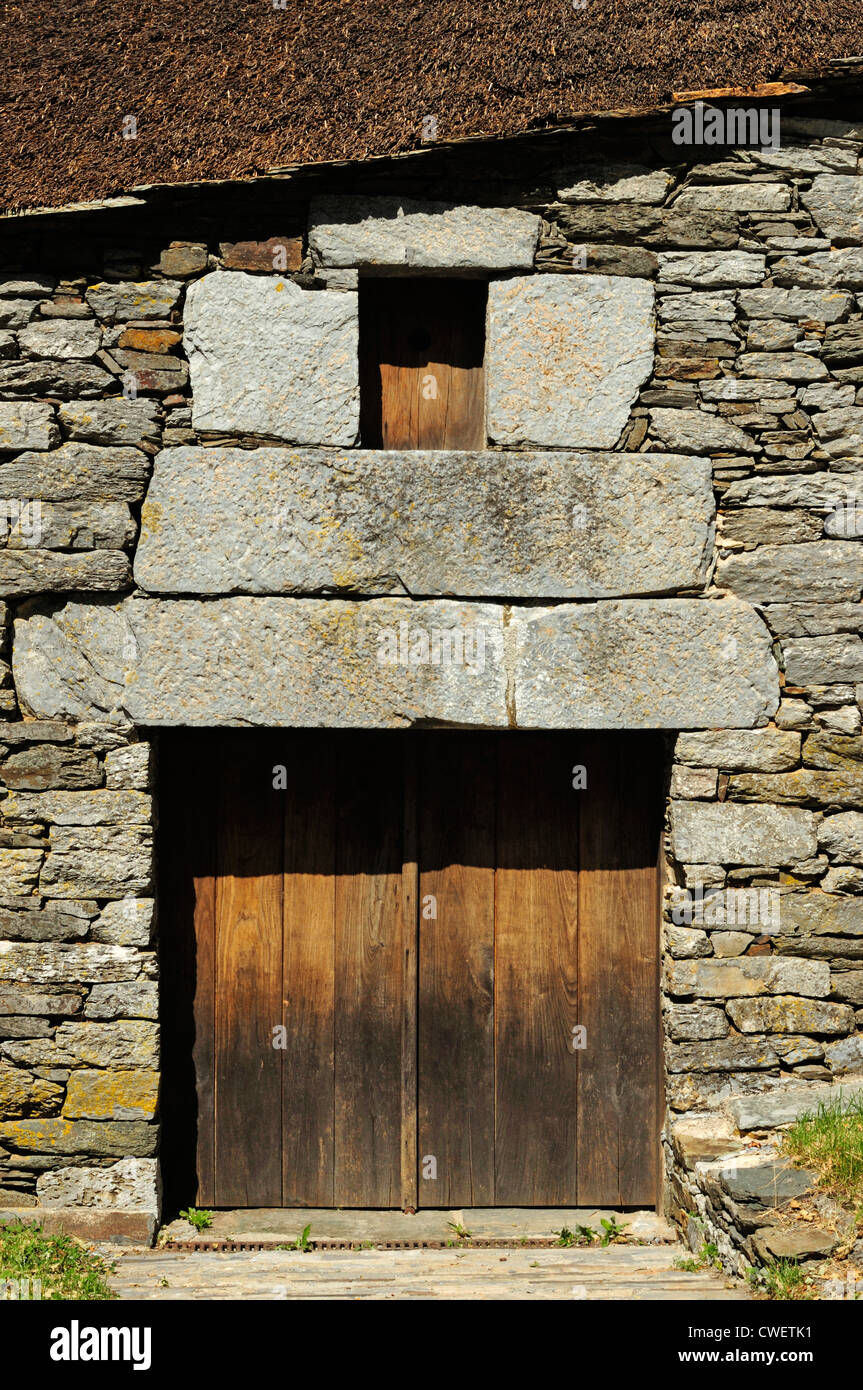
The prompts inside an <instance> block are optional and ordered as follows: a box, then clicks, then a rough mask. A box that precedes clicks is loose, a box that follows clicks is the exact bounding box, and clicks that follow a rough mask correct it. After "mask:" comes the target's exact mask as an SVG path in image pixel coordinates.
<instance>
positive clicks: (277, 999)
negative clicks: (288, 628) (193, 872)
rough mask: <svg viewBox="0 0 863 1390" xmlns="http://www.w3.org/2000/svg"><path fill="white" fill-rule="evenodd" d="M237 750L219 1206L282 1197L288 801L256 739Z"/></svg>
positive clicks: (230, 781) (219, 928)
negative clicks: (280, 1046)
mask: <svg viewBox="0 0 863 1390" xmlns="http://www.w3.org/2000/svg"><path fill="white" fill-rule="evenodd" d="M226 742H227V743H228V747H229V748H230V750H231V751H230V756H229V757H228V758H227V759H226V766H225V767H224V769H223V770H222V771H221V774H220V778H219V783H220V786H219V790H220V796H219V806H218V834H217V871H218V883H217V888H216V1010H215V1012H216V1059H215V1061H216V1067H215V1090H216V1203H217V1205H218V1206H223V1207H224V1206H238V1207H246V1206H248V1207H255V1206H278V1205H279V1204H280V1203H281V1200H282V1173H281V1135H282V1097H281V1061H280V1058H281V1054H280V1052H279V1051H277V1050H276V1049H275V1048H274V1047H273V1028H274V1026H276V1025H277V1024H278V1023H279V1022H280V1021H281V1016H282V1004H281V980H282V837H283V825H282V817H283V813H284V801H283V797H282V794H281V793H279V792H277V791H274V790H273V785H272V761H271V758H270V757H268V756H267V750H266V748H264V747H263V746H262V745H261V743H260V742H258V741H255V743H254V744H253V745H252V748H253V751H252V752H251V753H249V752H248V751H247V747H244V746H243V742H242V736H236V737H232V738H231V739H230V740H229V741H226Z"/></svg>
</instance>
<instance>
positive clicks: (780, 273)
mask: <svg viewBox="0 0 863 1390" xmlns="http://www.w3.org/2000/svg"><path fill="white" fill-rule="evenodd" d="M771 275H772V277H773V283H774V284H775V285H781V286H792V285H794V286H801V287H802V288H806V289H809V288H812V289H822V288H825V289H826V288H836V289H849V290H859V289H863V249H860V248H858V247H850V248H845V249H842V250H838V251H834V250H830V251H814V252H812V253H811V254H810V255H807V256H783V257H781V259H780V260H778V261H775V262H774V263H773V265H772V266H771Z"/></svg>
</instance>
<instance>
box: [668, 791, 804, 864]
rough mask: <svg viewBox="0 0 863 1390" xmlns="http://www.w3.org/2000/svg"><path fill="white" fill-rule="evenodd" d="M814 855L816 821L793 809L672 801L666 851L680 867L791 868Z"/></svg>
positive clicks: (797, 809) (800, 810)
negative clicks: (723, 865)
mask: <svg viewBox="0 0 863 1390" xmlns="http://www.w3.org/2000/svg"><path fill="white" fill-rule="evenodd" d="M816 849H817V817H816V816H815V815H814V814H813V813H812V812H811V811H805V810H803V809H801V808H800V807H797V806H764V805H757V806H752V805H741V804H739V803H732V802H729V801H725V802H698V801H674V802H672V804H671V850H672V853H673V855H674V857H675V859H677V860H679V861H680V862H681V863H683V864H775V865H777V866H779V865H784V864H794V863H797V862H799V861H801V860H804V859H810V858H811V857H812V856H813V855H814V854H815V852H816Z"/></svg>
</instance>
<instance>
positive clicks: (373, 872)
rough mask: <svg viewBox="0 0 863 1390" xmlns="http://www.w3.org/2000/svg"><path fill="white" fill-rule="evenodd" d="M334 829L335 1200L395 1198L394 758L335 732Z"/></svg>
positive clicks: (398, 1088) (398, 852)
mask: <svg viewBox="0 0 863 1390" xmlns="http://www.w3.org/2000/svg"><path fill="white" fill-rule="evenodd" d="M339 747H340V748H341V749H342V751H343V753H344V757H343V759H341V760H340V762H339V764H338V765H337V771H336V777H337V781H338V783H339V806H338V816H337V831H336V889H335V892H336V903H335V905H336V939H335V1200H336V1205H337V1206H354V1207H364V1206H365V1207H392V1206H397V1205H398V1202H399V1196H400V1192H401V1115H402V1074H401V1056H402V1007H403V1000H402V949H403V944H404V936H403V931H402V834H401V817H402V809H403V806H402V797H403V790H402V760H403V757H404V745H403V744H401V743H399V742H397V741H395V740H393V739H392V737H391V736H390V737H389V738H388V737H387V735H385V734H384V735H364V736H363V737H362V738H361V739H358V740H356V741H351V742H350V743H349V742H347V741H345V740H340V742H339Z"/></svg>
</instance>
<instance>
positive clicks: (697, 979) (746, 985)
mask: <svg viewBox="0 0 863 1390" xmlns="http://www.w3.org/2000/svg"><path fill="white" fill-rule="evenodd" d="M666 987H667V989H668V992H669V994H674V995H682V996H684V997H686V996H692V995H695V996H696V998H699V999H734V998H740V997H744V996H749V995H762V994H802V995H805V996H806V997H807V998H808V997H812V998H823V997H824V996H825V995H827V994H829V993H830V967H829V966H828V964H827V962H826V961H821V960H799V959H790V958H788V957H781V958H780V957H779V956H732V957H726V958H724V959H722V960H717V959H715V958H714V959H709V960H678V961H670V962H668V963H667V966H666ZM62 1026H63V1027H70V1028H71V1027H73V1026H74V1025H72V1024H64V1025H62ZM58 1032H59V1030H58Z"/></svg>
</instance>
